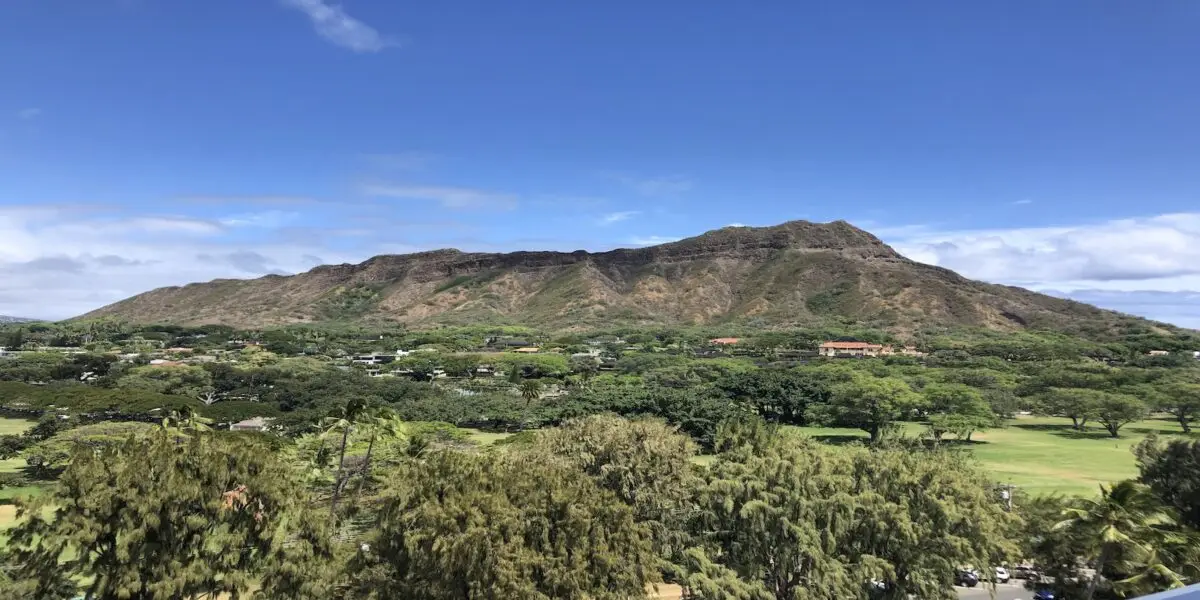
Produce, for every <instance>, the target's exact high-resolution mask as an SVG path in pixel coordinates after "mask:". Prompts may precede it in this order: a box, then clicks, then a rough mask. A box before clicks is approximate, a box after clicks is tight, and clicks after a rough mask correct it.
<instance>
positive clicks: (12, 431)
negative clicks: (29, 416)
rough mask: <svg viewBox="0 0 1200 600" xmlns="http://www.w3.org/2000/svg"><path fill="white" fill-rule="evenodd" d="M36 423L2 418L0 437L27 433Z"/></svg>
mask: <svg viewBox="0 0 1200 600" xmlns="http://www.w3.org/2000/svg"><path fill="white" fill-rule="evenodd" d="M36 424H37V423H35V422H34V421H29V420H26V419H8V418H5V417H0V435H16V434H19V433H25V430H26V429H29V428H30V427H33V426H34V425H36Z"/></svg>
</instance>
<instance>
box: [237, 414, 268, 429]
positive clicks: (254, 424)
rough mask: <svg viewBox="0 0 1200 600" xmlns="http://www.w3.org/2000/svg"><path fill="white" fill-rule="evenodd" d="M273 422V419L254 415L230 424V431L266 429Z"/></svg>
mask: <svg viewBox="0 0 1200 600" xmlns="http://www.w3.org/2000/svg"><path fill="white" fill-rule="evenodd" d="M270 424H271V419H268V418H265V417H254V418H253V419H246V420H245V421H238V422H237V423H234V424H232V425H230V426H229V430H230V431H266V430H267V426H269V425H270Z"/></svg>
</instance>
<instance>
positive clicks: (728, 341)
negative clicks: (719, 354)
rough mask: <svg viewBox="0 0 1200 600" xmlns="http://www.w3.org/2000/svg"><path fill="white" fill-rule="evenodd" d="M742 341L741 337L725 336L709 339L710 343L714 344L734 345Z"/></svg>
mask: <svg viewBox="0 0 1200 600" xmlns="http://www.w3.org/2000/svg"><path fill="white" fill-rule="evenodd" d="M740 341H742V340H741V338H734V337H723V338H714V339H711V340H708V343H710V344H712V345H714V346H732V345H734V344H736V343H738V342H740Z"/></svg>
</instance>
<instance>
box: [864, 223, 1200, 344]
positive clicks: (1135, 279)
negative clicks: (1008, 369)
mask: <svg viewBox="0 0 1200 600" xmlns="http://www.w3.org/2000/svg"><path fill="white" fill-rule="evenodd" d="M875 233H876V234H877V235H879V236H880V237H882V238H883V239H884V240H885V241H887V242H889V243H890V244H892V246H893V247H895V248H896V250H898V251H899V252H900V253H901V254H904V255H905V256H907V257H909V258H911V259H913V260H917V261H920V262H924V263H928V264H933V265H938V266H942V267H946V268H948V269H951V270H954V271H957V272H959V273H961V274H963V275H965V276H967V277H971V278H974V279H981V280H984V281H990V282H995V283H1004V284H1010V285H1018V286H1021V287H1026V288H1030V289H1034V290H1054V291H1057V292H1061V293H1066V294H1068V295H1071V296H1072V297H1079V298H1080V299H1082V300H1084V301H1087V302H1093V301H1094V302H1095V303H1097V304H1098V305H1100V306H1105V307H1110V306H1111V307H1112V308H1115V309H1117V310H1125V311H1127V312H1131V313H1134V314H1140V315H1145V316H1150V317H1153V318H1160V319H1162V320H1167V321H1169V322H1175V323H1185V322H1189V323H1195V322H1196V321H1195V320H1196V319H1200V309H1193V310H1192V312H1191V313H1190V314H1191V315H1192V316H1188V314H1189V313H1188V312H1187V311H1181V310H1180V309H1179V308H1174V309H1171V310H1164V309H1163V308H1162V307H1161V306H1158V305H1155V304H1154V303H1153V302H1149V301H1148V300H1147V299H1148V298H1150V297H1151V296H1150V295H1152V294H1162V293H1169V294H1181V295H1182V296H1179V298H1188V297H1190V295H1192V294H1196V293H1197V291H1198V290H1200V213H1173V214H1164V215H1157V216H1148V217H1136V218H1128V219H1114V220H1109V221H1102V222H1096V223H1083V224H1077V225H1061V226H1052V227H1025V228H1013V229H975V230H957V231H939V230H936V229H932V228H928V227H920V226H906V227H893V228H884V229H878V230H876V231H875ZM1104 294H1110V295H1108V296H1105V295H1104ZM1172 298H1173V297H1172ZM1188 302H1190V300H1189V301H1188ZM1184 304H1186V303H1184ZM1180 306H1183V304H1181V305H1180Z"/></svg>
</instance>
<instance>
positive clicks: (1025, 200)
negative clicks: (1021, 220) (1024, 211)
mask: <svg viewBox="0 0 1200 600" xmlns="http://www.w3.org/2000/svg"><path fill="white" fill-rule="evenodd" d="M1026 204H1033V200H1030V199H1029V198H1021V199H1020V200H1017V201H1016V202H1013V206H1024V205H1026Z"/></svg>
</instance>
